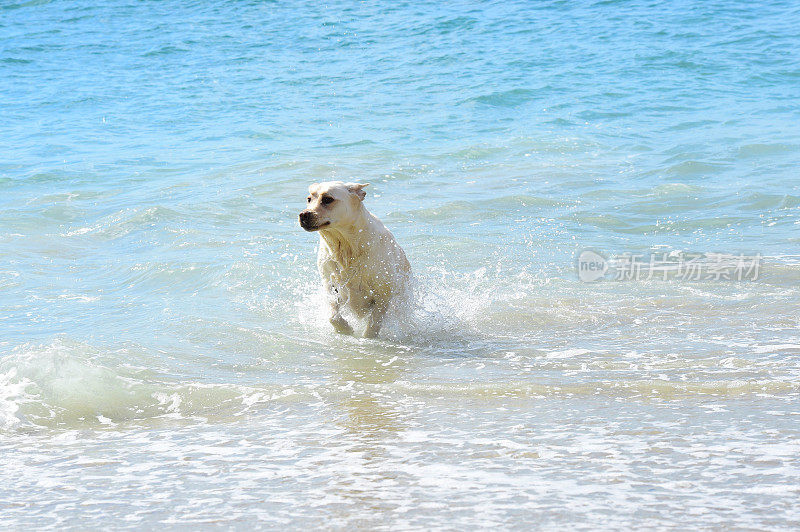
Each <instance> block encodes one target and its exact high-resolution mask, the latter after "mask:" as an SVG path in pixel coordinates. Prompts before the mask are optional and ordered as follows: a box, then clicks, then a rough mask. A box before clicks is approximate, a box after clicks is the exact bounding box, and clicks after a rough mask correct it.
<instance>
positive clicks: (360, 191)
mask: <svg viewBox="0 0 800 532" xmlns="http://www.w3.org/2000/svg"><path fill="white" fill-rule="evenodd" d="M368 186H369V183H347V190H349V191H350V192H352V193H353V194H355V195H356V196H358V199H360V200H363V199H364V198H365V197H366V195H367V193H366V192H364V187H368Z"/></svg>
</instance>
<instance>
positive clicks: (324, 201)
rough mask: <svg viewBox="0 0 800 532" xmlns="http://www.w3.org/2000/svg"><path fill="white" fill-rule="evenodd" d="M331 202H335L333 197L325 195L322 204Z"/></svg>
mask: <svg viewBox="0 0 800 532" xmlns="http://www.w3.org/2000/svg"><path fill="white" fill-rule="evenodd" d="M331 203H333V198H332V197H330V196H325V197H323V198H322V204H323V205H330V204H331Z"/></svg>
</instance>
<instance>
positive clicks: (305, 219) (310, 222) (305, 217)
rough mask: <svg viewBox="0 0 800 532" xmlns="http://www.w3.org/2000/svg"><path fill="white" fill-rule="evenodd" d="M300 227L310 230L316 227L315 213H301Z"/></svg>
mask: <svg viewBox="0 0 800 532" xmlns="http://www.w3.org/2000/svg"><path fill="white" fill-rule="evenodd" d="M300 227H302V228H303V229H305V230H309V229H311V228H313V227H314V213H313V212H308V211H303V212H301V213H300Z"/></svg>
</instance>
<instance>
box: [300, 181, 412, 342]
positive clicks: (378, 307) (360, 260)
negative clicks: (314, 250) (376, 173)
mask: <svg viewBox="0 0 800 532" xmlns="http://www.w3.org/2000/svg"><path fill="white" fill-rule="evenodd" d="M366 186H368V183H366V184H359V183H343V182H342V181H329V182H326V183H314V184H312V185H311V186H310V187H308V198H306V202H307V207H306V208H305V210H303V211H302V212H301V213H300V215H299V218H300V227H302V228H303V229H305V230H306V231H309V232H313V231H316V232H318V233H319V236H320V238H319V251H318V254H317V268H318V269H319V274H320V276H321V277H322V285H323V288H324V289H325V292H326V293H327V295H328V300H329V304H330V317H329V321H330V323H331V325H333V328H334V329H335V330H336V331H337V332H339V333H342V334H353V327H352V326H351V325H350V324H349V323H348V322H347V320H346V319H345V318H344V317H343V316H342V311H343V310H344V309H345V308H346V309H348V310H349V311H351V312H352V313H353V314H354V315H355V316H356V317H357V318H359V319H364V318H367V326H366V329H365V331H364V336H365V337H366V338H374V337H375V336H377V334H378V331H380V328H381V325H382V323H383V318H384V316H385V315H386V312H387V311H388V310H389V308H390V305H391V303H392V301H393V300H396V299H397V298H399V297H401V295H402V294H403V293H404V291H405V289H406V285H407V282H408V280H409V277H410V275H411V265H410V264H409V263H408V259H407V258H406V254H405V253H404V252H403V249H402V248H401V247H400V245H399V244H398V243H397V241H396V240H395V239H394V236H393V235H392V233H390V232H389V230H388V229H386V227H385V226H384V225H383V223H381V221H380V220H379V219H378V218H377V217H375V215H373V214H372V213H370V212H369V211H368V210H367V208H366V207H365V206H364V197H365V196H366V193H365V192H364V188H365V187H366Z"/></svg>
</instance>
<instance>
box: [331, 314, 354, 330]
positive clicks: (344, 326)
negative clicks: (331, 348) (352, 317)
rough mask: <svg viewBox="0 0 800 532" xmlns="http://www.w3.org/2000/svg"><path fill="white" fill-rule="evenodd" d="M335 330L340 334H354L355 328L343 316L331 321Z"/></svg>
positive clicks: (335, 317)
mask: <svg viewBox="0 0 800 532" xmlns="http://www.w3.org/2000/svg"><path fill="white" fill-rule="evenodd" d="M330 322H331V325H333V329H334V330H335V331H336V332H337V333H339V334H353V328H352V327H350V324H349V323H347V321H345V319H344V318H342V317H341V316H334V317H333V318H331V319H330Z"/></svg>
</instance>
